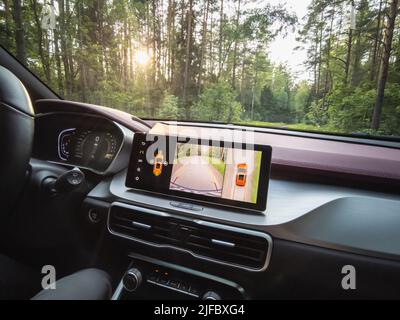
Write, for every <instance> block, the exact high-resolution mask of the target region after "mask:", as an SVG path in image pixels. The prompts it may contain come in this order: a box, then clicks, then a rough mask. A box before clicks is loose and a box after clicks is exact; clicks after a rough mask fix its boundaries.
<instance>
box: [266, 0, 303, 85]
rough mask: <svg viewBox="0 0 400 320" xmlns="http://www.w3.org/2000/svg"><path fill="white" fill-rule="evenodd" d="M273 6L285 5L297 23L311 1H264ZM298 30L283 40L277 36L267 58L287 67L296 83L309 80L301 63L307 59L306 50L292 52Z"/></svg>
mask: <svg viewBox="0 0 400 320" xmlns="http://www.w3.org/2000/svg"><path fill="white" fill-rule="evenodd" d="M264 1H266V2H269V3H271V4H273V5H279V4H284V3H286V8H287V9H288V10H289V11H293V12H295V13H296V14H297V17H298V18H299V21H300V22H302V18H303V17H304V16H305V15H306V13H307V7H308V6H309V4H310V3H311V0H264ZM297 32H298V30H297V29H296V30H295V32H293V33H292V32H291V33H289V34H288V35H287V36H286V37H285V38H284V37H283V36H278V37H277V38H276V39H275V40H274V41H273V42H272V43H271V44H270V46H269V57H270V59H271V61H272V62H274V63H282V64H286V65H288V66H289V68H290V69H291V70H292V71H293V73H294V74H296V76H297V81H300V80H309V79H310V78H311V77H310V73H309V72H308V71H307V70H306V68H305V67H304V65H303V63H304V61H306V59H307V52H306V50H296V51H295V50H294V48H296V47H297V46H299V43H298V42H297V41H296V35H297Z"/></svg>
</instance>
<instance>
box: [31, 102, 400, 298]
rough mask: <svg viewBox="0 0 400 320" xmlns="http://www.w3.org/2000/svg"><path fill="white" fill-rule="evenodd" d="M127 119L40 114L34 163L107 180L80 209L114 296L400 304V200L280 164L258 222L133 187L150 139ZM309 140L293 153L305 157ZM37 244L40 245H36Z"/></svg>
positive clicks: (271, 140) (38, 171) (269, 139)
mask: <svg viewBox="0 0 400 320" xmlns="http://www.w3.org/2000/svg"><path fill="white" fill-rule="evenodd" d="M53 103H54V102H53ZM61 104H65V105H66V104H67V102H62V103H61ZM75 107H76V108H78V105H76V104H75ZM124 119H125V118H124ZM130 121H132V119H131V118H126V120H123V121H118V120H117V119H116V118H113V116H110V117H108V116H106V115H102V116H101V115H93V114H87V113H84V114H82V113H68V112H65V110H64V111H63V112H58V113H48V112H46V113H42V114H40V115H39V116H38V117H37V119H36V134H35V148H34V158H35V159H32V161H31V166H32V168H33V173H32V175H33V176H40V178H41V179H42V178H43V177H44V175H50V174H51V172H52V171H54V172H58V174H59V173H60V172H63V170H64V171H65V170H66V169H67V168H65V166H66V167H70V166H78V167H80V168H81V169H86V170H90V171H92V172H94V173H95V174H96V176H97V177H98V179H97V180H96V183H94V184H93V187H92V188H91V189H90V190H87V192H86V193H85V195H84V197H83V200H82V199H81V200H80V201H81V208H80V211H79V219H78V220H79V226H78V227H77V230H79V232H78V231H77V233H81V234H82V238H83V239H86V240H87V238H91V239H92V240H91V241H92V242H93V248H94V249H93V250H91V251H96V250H97V248H99V247H100V248H101V250H100V253H98V256H97V257H96V259H97V260H98V261H106V262H105V265H106V266H107V267H108V268H110V270H112V271H114V272H115V278H116V279H117V282H116V285H117V290H116V291H115V295H114V298H115V299H129V298H149V297H151V298H157V297H158V298H165V297H166V296H169V295H170V297H171V298H182V297H189V298H201V297H203V296H204V295H205V294H206V293H207V292H208V291H210V289H212V290H214V291H216V292H217V293H218V294H219V295H220V296H221V297H222V298H223V299H229V298H235V299H236V298H253V299H274V298H303V299H304V298H349V299H353V298H376V297H387V298H393V297H396V296H397V297H398V296H399V295H400V291H399V289H398V288H399V286H398V285H397V284H399V283H400V278H399V273H398V270H400V249H399V246H398V243H399V241H400V238H399V235H398V234H399V233H398V232H397V230H398V228H399V227H400V220H399V218H398V212H400V211H399V208H400V197H399V195H398V194H396V192H392V193H390V192H382V191H380V190H367V189H363V188H361V187H359V188H354V187H350V186H344V185H334V184H330V183H326V182H325V183H318V182H313V181H309V180H307V179H305V178H304V176H303V177H302V179H299V178H294V176H293V177H291V176H290V174H287V175H285V176H284V177H282V176H277V174H276V172H277V167H276V164H275V165H274V164H273V166H272V172H271V173H272V176H271V179H270V185H269V192H268V201H267V208H266V210H265V211H264V212H259V213H255V212H254V213H253V214H249V213H248V212H245V211H243V210H240V209H239V210H238V209H233V208H228V207H219V206H215V205H213V204H212V203H204V202H199V201H196V199H190V197H189V198H184V199H180V200H179V199H178V200H177V199H176V198H174V197H171V196H170V195H168V194H158V193H154V192H153V193H149V192H144V191H142V190H138V189H133V188H129V187H127V186H126V185H125V182H126V179H127V175H128V171H129V170H128V168H129V159H130V154H131V149H132V146H133V145H132V141H133V137H134V135H136V133H137V132H139V131H140V132H143V131H144V130H136V129H135V125H134V123H132V122H130ZM141 129H142V128H141ZM207 130H208V131H209V129H207ZM226 131H228V130H226ZM255 138H256V143H260V144H262V143H266V144H271V145H273V144H276V141H277V140H279V139H280V141H282V140H283V138H284V136H283V135H279V136H278V135H274V134H271V133H257V134H256V137H255ZM296 139H298V138H293V137H292V140H296ZM305 140H306V138H302V141H303V142H304V144H297V145H296V147H298V148H300V147H301V148H303V147H304V146H305V142H307V141H305ZM317 141H318V142H320V140H317ZM334 143H335V144H340V143H339V142H334ZM321 144H322V142H321ZM327 144H329V143H327ZM281 147H282V146H281ZM284 147H286V148H289V147H287V146H284ZM315 148H317V146H316V147H315ZM276 149H278V148H276ZM282 149H283V148H281V149H280V150H278V152H277V153H275V155H276V156H280V153H279V151H282ZM291 149H296V148H295V147H293V146H291ZM391 150H392V149H391ZM391 152H393V153H394V152H395V150H394V149H393V150H392V151H391ZM274 161H275V162H276V159H275V160H274ZM136 169H137V168H136ZM152 169H153V167H152ZM43 172H45V173H43ZM36 179H38V178H36ZM82 201H83V202H82ZM57 208H58V207H57ZM52 212H53V211H52ZM93 213H95V214H96V219H93V217H92V214H93ZM104 230H105V231H106V232H105V233H104ZM24 232H25V231H24ZM29 241H30V244H31V245H32V244H34V243H35V241H36V240H35V237H34V236H30V237H29ZM80 244H81V243H80ZM96 254H97V251H96ZM110 265H111V266H110ZM346 265H353V266H355V268H356V269H357V272H358V279H359V281H358V282H357V284H358V287H357V290H356V291H344V290H343V289H342V288H341V285H340V283H341V280H342V278H343V275H342V273H341V270H342V267H343V266H346ZM127 268H128V269H129V270H132V268H133V269H135V270H136V271H135V272H140V274H141V277H142V278H143V283H142V285H141V287H140V290H137V291H135V290H134V291H135V292H128V291H127V290H124V284H123V281H122V280H121V279H122V276H124V273H125V271H126V270H127ZM137 270H139V271H137ZM160 272H161V273H162V274H160ZM166 274H168V276H166ZM125 275H126V274H125ZM134 276H137V274H136V273H135V274H134ZM394 284H396V285H394ZM172 293H175V294H176V295H172Z"/></svg>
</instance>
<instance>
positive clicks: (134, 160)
mask: <svg viewBox="0 0 400 320" xmlns="http://www.w3.org/2000/svg"><path fill="white" fill-rule="evenodd" d="M149 136H150V137H151V138H150V139H149V138H148V137H149ZM157 137H160V135H152V134H145V133H136V134H135V137H134V141H133V144H132V152H131V157H130V162H129V167H128V173H127V177H126V182H125V185H126V187H128V188H132V189H135V190H140V191H145V192H151V193H155V194H160V195H164V196H171V197H173V198H179V199H184V200H187V201H191V202H201V203H203V204H208V205H213V206H214V205H217V206H224V207H231V208H235V209H246V210H251V211H257V212H264V211H265V210H266V207H267V195H268V186H269V179H270V171H271V156H272V148H271V146H267V145H256V144H250V145H249V144H247V149H249V146H250V148H253V149H251V150H254V151H261V152H262V155H261V164H260V178H259V184H258V193H257V203H250V202H241V201H236V200H230V199H225V198H217V197H210V196H204V195H198V194H193V193H187V192H183V191H176V190H170V189H169V185H168V187H167V188H162V187H160V186H154V185H152V186H150V185H146V184H145V183H143V182H140V183H136V182H135V179H134V178H135V176H136V175H137V173H136V169H137V167H138V158H139V149H140V145H141V143H142V142H147V143H148V142H149V140H150V141H154V140H152V139H157ZM162 138H163V139H167V140H166V141H170V138H172V139H176V140H177V142H178V143H190V144H198V145H206V144H207V143H208V144H209V145H210V146H218V144H219V145H220V146H221V147H223V142H222V141H215V140H204V139H201V138H199V139H193V138H191V139H189V138H188V139H187V140H186V141H185V139H182V138H178V137H173V136H162ZM196 141H197V143H196ZM169 147H170V146H169ZM173 147H175V146H173ZM229 148H233V149H246V145H245V144H238V143H236V144H235V143H232V145H231V146H229ZM167 152H169V150H168V151H167ZM172 166H173V165H169V167H170V169H169V170H170V172H172ZM262 177H265V179H262Z"/></svg>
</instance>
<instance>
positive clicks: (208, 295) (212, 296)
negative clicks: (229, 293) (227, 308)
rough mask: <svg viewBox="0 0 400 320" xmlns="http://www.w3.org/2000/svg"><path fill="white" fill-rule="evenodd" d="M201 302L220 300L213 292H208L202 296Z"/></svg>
mask: <svg viewBox="0 0 400 320" xmlns="http://www.w3.org/2000/svg"><path fill="white" fill-rule="evenodd" d="M203 300H221V297H220V295H219V294H218V293H216V292H214V291H208V292H206V293H205V294H204V296H203Z"/></svg>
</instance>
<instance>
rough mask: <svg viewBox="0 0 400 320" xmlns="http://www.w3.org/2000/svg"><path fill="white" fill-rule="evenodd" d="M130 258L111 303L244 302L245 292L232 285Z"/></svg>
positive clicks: (192, 271) (189, 270) (198, 274)
mask: <svg viewBox="0 0 400 320" xmlns="http://www.w3.org/2000/svg"><path fill="white" fill-rule="evenodd" d="M131 258H132V262H131V264H130V265H129V267H128V269H127V271H126V272H125V274H124V276H123V278H122V280H121V282H120V283H119V285H118V288H117V290H116V291H115V293H114V296H113V299H114V300H131V299H148V298H151V299H191V300H193V299H195V300H221V299H234V300H241V299H246V298H247V296H246V293H245V290H244V289H243V288H242V287H241V286H239V285H238V284H236V283H234V282H231V281H228V280H225V279H222V278H219V277H215V276H210V275H209V274H206V273H202V272H198V271H195V270H192V269H189V268H184V267H180V266H177V265H174V264H171V263H167V262H161V261H157V260H156V259H152V258H149V257H145V256H141V255H131Z"/></svg>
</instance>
